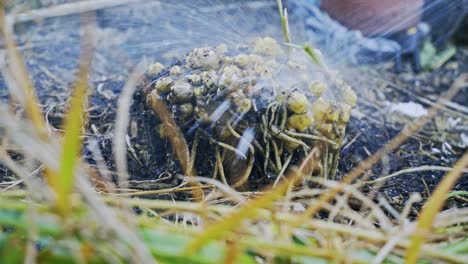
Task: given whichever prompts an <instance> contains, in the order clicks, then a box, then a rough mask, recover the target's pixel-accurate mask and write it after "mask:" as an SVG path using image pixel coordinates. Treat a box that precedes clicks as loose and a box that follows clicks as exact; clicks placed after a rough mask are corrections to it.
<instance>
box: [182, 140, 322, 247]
mask: <svg viewBox="0 0 468 264" xmlns="http://www.w3.org/2000/svg"><path fill="white" fill-rule="evenodd" d="M316 152H317V151H316V149H314V150H313V151H311V152H310V153H309V155H308V156H307V157H306V158H305V159H304V161H303V163H302V165H301V167H300V168H299V169H297V170H295V171H293V172H292V173H290V175H289V176H288V177H287V179H288V180H287V181H283V182H282V183H281V184H279V185H278V186H277V187H275V188H274V189H272V190H271V191H269V192H266V193H265V194H263V195H262V196H259V197H257V198H255V199H252V200H250V201H248V202H246V203H245V204H244V205H243V206H242V207H241V208H240V209H239V210H238V211H235V212H233V213H231V214H228V215H226V216H225V217H224V218H223V219H222V220H220V221H219V222H217V223H215V224H214V225H212V226H209V227H207V228H206V230H205V231H204V232H203V233H202V234H201V235H200V236H199V237H197V238H195V239H194V240H193V241H192V242H191V243H190V244H189V245H188V246H187V248H186V251H187V253H188V254H193V253H194V252H196V251H197V250H198V249H200V248H201V247H202V246H203V245H205V244H207V243H208V242H210V241H211V240H213V239H216V238H219V237H222V236H223V235H224V234H226V233H228V232H230V231H231V230H233V229H234V228H235V227H237V226H239V223H241V222H242V221H243V220H244V219H247V218H249V217H254V216H255V215H257V213H258V209H260V208H269V207H271V205H272V204H273V203H274V202H275V201H276V200H277V199H278V198H280V197H282V196H283V195H284V194H285V193H286V192H287V191H288V190H289V189H290V188H291V186H294V184H295V183H296V182H298V181H299V180H300V179H301V178H302V177H303V174H304V168H305V167H309V166H310V165H311V163H314V160H313V157H314V156H315V155H316Z"/></svg>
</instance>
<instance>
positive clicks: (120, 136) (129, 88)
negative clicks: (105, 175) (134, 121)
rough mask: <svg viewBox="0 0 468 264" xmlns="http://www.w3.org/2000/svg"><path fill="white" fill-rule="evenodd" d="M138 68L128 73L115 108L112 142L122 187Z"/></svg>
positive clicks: (126, 172) (138, 78)
mask: <svg viewBox="0 0 468 264" xmlns="http://www.w3.org/2000/svg"><path fill="white" fill-rule="evenodd" d="M140 68H141V67H140V65H137V66H136V68H135V70H134V71H133V72H132V74H130V77H129V79H128V81H127V82H126V83H125V86H124V87H123V88H122V93H121V95H120V97H119V104H118V108H117V117H116V120H115V135H114V140H113V142H112V143H113V148H114V155H115V164H116V167H117V175H118V177H119V183H121V184H124V185H123V186H122V187H126V185H127V184H126V183H127V182H128V180H129V175H128V170H127V146H126V140H125V137H126V135H127V130H128V123H129V120H130V104H131V101H132V95H133V93H134V91H135V89H136V87H137V84H138V82H139V80H140V78H141V76H142V74H143V73H142V70H141V69H140Z"/></svg>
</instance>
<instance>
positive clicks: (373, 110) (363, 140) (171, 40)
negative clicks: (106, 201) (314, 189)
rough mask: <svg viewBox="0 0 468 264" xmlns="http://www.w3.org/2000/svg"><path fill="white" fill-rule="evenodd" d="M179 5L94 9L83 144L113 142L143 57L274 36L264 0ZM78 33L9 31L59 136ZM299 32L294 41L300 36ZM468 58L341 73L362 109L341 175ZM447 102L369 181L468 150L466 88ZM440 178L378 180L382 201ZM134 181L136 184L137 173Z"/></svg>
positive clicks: (65, 20)
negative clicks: (430, 67) (406, 107)
mask: <svg viewBox="0 0 468 264" xmlns="http://www.w3.org/2000/svg"><path fill="white" fill-rule="evenodd" d="M177 2H178V3H177V4H171V3H170V1H168V2H166V3H164V2H163V3H148V4H144V5H138V6H132V7H130V8H129V7H120V8H113V9H106V10H100V11H98V12H97V25H98V28H97V36H98V45H97V51H96V55H95V57H94V60H93V71H92V74H91V76H90V83H91V88H92V89H91V92H92V93H91V99H90V121H89V127H90V130H89V131H88V134H87V140H89V139H93V138H98V139H99V141H100V142H102V143H103V144H108V142H109V140H110V139H111V138H112V131H113V118H114V111H115V106H116V102H117V100H116V99H117V98H118V95H119V92H120V90H121V88H122V86H123V85H124V83H125V81H126V79H127V77H128V74H129V72H130V71H131V69H132V66H133V65H135V64H137V63H138V62H139V61H141V60H144V59H146V60H147V61H150V62H152V61H160V62H162V63H163V64H165V65H170V64H171V63H172V62H174V61H175V58H177V57H178V56H180V55H181V54H184V53H186V52H188V51H190V50H191V49H192V48H194V47H199V46H207V45H208V46H209V45H217V44H219V43H221V42H224V43H226V44H228V45H235V44H237V43H241V42H242V41H247V40H248V39H250V38H251V37H253V36H257V35H261V36H266V35H268V36H273V37H276V38H278V39H279V38H280V37H281V29H280V27H279V26H278V25H279V24H278V23H279V22H278V21H277V19H276V15H277V13H276V10H275V6H274V5H271V4H264V3H263V2H261V1H259V2H258V4H257V5H255V4H249V5H248V6H242V5H241V4H240V3H241V2H238V1H229V4H230V6H227V7H226V6H225V5H222V4H221V3H220V5H207V4H206V3H201V2H203V1H200V2H193V1H177ZM262 3H263V4H262ZM220 14H223V16H222V17H220ZM78 28H79V17H78V16H76V15H70V16H66V17H61V18H51V19H46V20H44V21H42V22H40V23H33V22H31V23H28V24H23V25H18V26H17V27H16V33H17V35H18V44H19V46H20V49H21V51H22V53H23V55H24V57H25V60H26V62H27V64H28V67H29V69H30V72H31V76H32V79H33V80H34V84H35V87H36V89H37V93H38V95H39V97H40V100H41V103H42V104H43V109H44V112H45V113H47V117H48V120H49V122H50V123H51V124H52V125H54V126H55V127H56V128H57V129H59V127H60V120H61V116H62V113H63V111H64V110H65V106H66V104H67V99H68V98H69V95H70V89H69V87H70V84H71V83H72V82H73V78H74V74H75V73H76V68H77V64H78V56H79V38H78V37H79V30H78ZM294 31H295V30H294V28H293V32H294ZM296 34H297V36H298V39H300V36H301V34H300V32H297V33H296ZM467 58H468V51H467V50H466V49H463V48H461V47H460V48H459V51H458V53H457V56H456V58H454V59H452V60H451V61H450V62H449V63H448V64H446V65H444V66H443V67H442V68H440V69H437V70H435V71H433V72H426V73H422V74H413V73H411V72H410V71H409V70H407V71H406V72H404V73H402V74H398V75H397V74H394V73H393V72H392V70H391V67H389V66H388V65H386V64H385V65H380V66H378V67H367V68H365V67H362V68H359V69H357V68H351V69H350V68H348V67H343V70H342V74H343V76H344V77H345V78H346V79H348V81H349V82H350V83H351V84H352V85H353V86H354V87H356V89H357V91H358V94H359V98H360V102H359V107H358V109H357V111H356V112H355V113H354V114H353V118H352V120H351V123H350V125H349V127H348V134H347V136H346V141H345V147H344V148H343V150H342V159H341V162H340V166H339V169H340V175H344V174H345V173H346V172H347V171H349V170H350V169H351V168H353V167H355V166H356V165H357V164H358V163H359V162H361V161H362V160H364V159H366V158H367V157H369V156H370V155H371V153H374V152H375V151H377V150H378V149H379V148H380V147H381V146H383V145H384V144H385V143H386V142H387V141H388V140H389V139H391V138H392V137H394V136H395V135H396V134H397V133H398V132H399V131H400V130H401V128H402V127H403V124H404V123H405V122H406V121H411V119H409V118H406V117H404V116H401V115H398V114H397V113H389V111H388V107H389V105H390V104H392V103H397V102H416V103H419V104H421V105H422V106H424V107H425V108H429V107H430V103H431V102H433V101H435V99H437V97H438V96H439V95H440V93H442V92H444V91H446V90H447V89H448V88H449V87H450V85H451V84H452V82H453V80H454V79H456V78H457V76H459V75H460V73H461V72H463V71H467V68H468V64H467V63H468V59H467ZM376 68H377V69H376ZM1 83H2V84H1V85H0V98H2V99H3V100H7V98H8V92H7V90H6V88H5V85H4V84H3V81H2V82H1ZM453 101H454V103H455V104H451V105H450V104H447V105H446V109H448V110H444V111H442V112H441V113H440V114H439V115H438V116H437V117H436V119H435V120H434V121H433V122H430V123H429V124H428V125H427V126H426V127H425V129H424V130H422V131H420V132H419V133H418V134H417V135H415V136H414V137H412V138H411V139H410V140H409V141H407V142H406V143H405V144H404V145H402V146H401V147H400V148H399V149H398V151H396V152H395V153H392V154H389V155H388V157H387V158H386V159H385V160H384V161H383V162H382V163H381V164H378V165H377V166H375V168H374V169H373V170H372V173H371V175H370V178H371V179H375V178H377V177H379V176H382V175H388V174H391V173H394V172H397V171H400V170H402V169H407V168H416V167H420V166H424V165H437V166H444V167H451V166H453V164H454V162H455V161H456V160H457V159H458V158H459V157H461V155H462V154H463V152H464V151H466V148H467V145H466V144H467V143H466V138H465V139H463V135H464V136H465V137H466V136H468V112H467V108H468V87H465V88H463V90H462V91H461V92H460V93H459V94H458V95H457V96H456V97H455V98H454V100H453ZM405 120H406V121H405ZM106 142H107V143H106ZM107 154H109V153H107ZM2 170H3V169H1V168H0V180H3V181H9V180H11V178H10V177H9V176H8V173H4V172H3V171H2ZM444 174H445V172H443V171H420V172H412V173H405V174H402V175H400V176H398V177H395V178H392V179H390V180H389V181H387V182H386V183H384V184H383V186H382V187H381V189H380V190H381V194H383V195H385V196H386V197H388V198H390V200H392V201H395V203H396V204H397V205H402V204H403V203H404V201H405V200H406V199H407V198H408V197H409V196H410V194H411V193H414V192H418V193H421V194H422V196H423V197H427V196H428V194H429V193H430V192H431V191H432V190H433V188H434V187H435V186H436V185H437V183H438V182H439V180H440V179H441V177H442V176H443V175H444ZM133 177H135V178H136V179H138V175H133ZM455 189H456V190H468V176H466V175H465V176H464V177H463V178H462V179H461V180H460V181H459V182H458V184H457V185H456V187H455ZM452 202H454V203H456V205H458V206H466V205H467V202H466V199H465V198H463V197H458V198H455V199H453V200H452Z"/></svg>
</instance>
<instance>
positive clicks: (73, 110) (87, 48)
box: [51, 15, 93, 216]
mask: <svg viewBox="0 0 468 264" xmlns="http://www.w3.org/2000/svg"><path fill="white" fill-rule="evenodd" d="M90 18H91V17H90V16H87V15H83V16H82V19H81V20H82V23H88V22H89V21H88V19H90ZM91 19H92V18H91ZM90 33H91V32H89V31H86V36H85V37H83V38H82V47H81V52H82V54H81V61H80V68H79V72H78V78H77V81H76V83H75V87H74V91H73V96H72V98H71V101H70V108H69V112H68V114H67V115H66V117H65V125H64V131H65V132H64V138H63V143H62V153H61V156H60V158H61V162H60V170H59V174H58V175H55V176H56V177H54V180H53V181H52V183H51V186H52V188H53V189H54V191H55V193H56V195H57V196H56V204H57V209H58V210H59V212H60V213H61V214H62V215H64V216H65V215H67V213H68V212H69V210H70V209H71V208H70V196H71V194H72V192H73V184H74V178H75V177H74V175H75V169H76V166H77V165H78V163H79V159H80V156H81V136H82V129H83V124H84V121H85V114H84V112H85V109H86V105H87V91H88V72H89V68H90V64H91V59H92V54H93V46H92V45H90V43H89V42H90V40H91V37H90Z"/></svg>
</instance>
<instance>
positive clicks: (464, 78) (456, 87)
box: [301, 74, 468, 221]
mask: <svg viewBox="0 0 468 264" xmlns="http://www.w3.org/2000/svg"><path fill="white" fill-rule="evenodd" d="M467 82H468V74H464V75H460V76H459V77H458V78H457V79H456V80H455V82H454V83H453V84H452V86H451V87H450V89H449V90H448V91H447V93H446V94H445V96H443V97H441V98H440V99H439V101H438V104H436V105H435V106H434V107H432V108H431V109H430V110H429V113H428V115H427V116H424V117H421V118H419V119H417V120H416V121H415V122H414V123H413V124H411V125H409V126H407V127H405V128H404V129H403V131H401V132H400V133H399V134H398V135H397V136H396V137H394V138H393V139H392V140H391V141H390V142H388V143H387V144H386V145H385V146H384V147H382V148H381V149H379V150H378V151H377V152H376V153H375V154H374V155H372V156H371V157H369V158H368V159H366V160H365V161H363V162H361V163H360V164H359V165H358V166H357V167H356V168H354V169H353V170H351V172H350V173H348V175H346V176H345V177H344V178H343V180H342V183H344V184H351V183H352V182H353V181H354V180H356V179H357V178H358V177H359V176H361V175H362V174H363V173H364V172H365V171H367V170H369V169H371V168H372V166H374V164H376V163H377V162H378V161H380V160H381V159H382V157H383V156H385V155H386V154H387V153H390V152H392V151H394V150H395V149H397V148H398V147H399V146H400V145H401V144H403V142H405V141H406V140H407V139H408V138H409V137H410V136H411V135H413V134H414V133H416V132H417V131H418V130H419V129H421V128H422V127H423V126H424V125H425V124H426V123H427V122H428V121H429V120H431V118H432V117H434V116H435V115H436V114H437V111H438V110H439V106H440V105H441V104H440V103H441V102H443V101H444V100H451V99H452V98H453V97H454V96H455V95H456V94H457V93H458V92H459V91H460V90H461V88H462V87H463V85H464V84H466V83H467ZM338 192H339V189H337V188H332V189H330V190H329V191H328V192H326V193H324V194H323V195H322V196H321V197H320V199H319V201H318V202H317V203H315V204H314V205H312V206H310V207H309V208H307V210H306V211H305V212H304V213H303V214H302V216H301V218H302V221H307V219H309V218H310V217H311V216H312V215H313V214H315V213H316V212H317V211H318V210H320V208H322V207H323V205H324V204H326V203H328V202H329V201H330V200H331V199H333V197H335V196H336V194H337V193H338Z"/></svg>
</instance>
